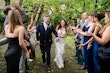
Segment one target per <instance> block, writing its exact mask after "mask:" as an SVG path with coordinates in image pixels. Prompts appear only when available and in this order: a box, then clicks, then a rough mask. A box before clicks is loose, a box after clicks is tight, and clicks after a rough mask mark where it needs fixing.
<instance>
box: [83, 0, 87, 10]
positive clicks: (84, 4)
mask: <svg viewBox="0 0 110 73" xmlns="http://www.w3.org/2000/svg"><path fill="white" fill-rule="evenodd" d="M85 6H86V3H85V1H84V2H83V12H85Z"/></svg>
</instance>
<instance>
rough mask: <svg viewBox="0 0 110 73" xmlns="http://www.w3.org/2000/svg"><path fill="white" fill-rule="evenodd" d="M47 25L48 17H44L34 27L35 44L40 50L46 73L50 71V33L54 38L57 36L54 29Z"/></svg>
mask: <svg viewBox="0 0 110 73" xmlns="http://www.w3.org/2000/svg"><path fill="white" fill-rule="evenodd" d="M49 23H50V17H49V16H44V17H43V22H42V23H40V24H39V25H38V26H37V27H36V38H37V44H38V45H39V46H40V49H41V53H42V60H43V66H45V65H47V66H48V71H51V68H50V58H51V54H50V50H51V44H52V32H53V33H54V35H55V36H56V37H58V36H57V32H56V31H55V28H54V27H53V26H52V25H49ZM45 56H46V57H47V58H46V57H45ZM46 62H47V63H46Z"/></svg>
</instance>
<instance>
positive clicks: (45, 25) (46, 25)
mask: <svg viewBox="0 0 110 73" xmlns="http://www.w3.org/2000/svg"><path fill="white" fill-rule="evenodd" d="M43 25H44V28H45V30H47V27H48V24H46V23H45V22H43Z"/></svg>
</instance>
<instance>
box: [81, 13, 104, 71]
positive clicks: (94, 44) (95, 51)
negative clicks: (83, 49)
mask: <svg viewBox="0 0 110 73" xmlns="http://www.w3.org/2000/svg"><path fill="white" fill-rule="evenodd" d="M102 18H104V15H103V14H102V13H96V14H95V15H94V22H95V24H94V26H93V28H94V34H95V35H98V33H99V31H100V30H101V28H102V25H101V23H100V20H101V19H102ZM87 44H88V46H89V45H90V44H92V47H93V48H92V49H93V61H94V73H99V62H98V47H99V43H98V42H97V41H96V40H94V39H93V38H91V39H90V40H88V41H87V42H86V43H84V44H83V46H84V45H87Z"/></svg>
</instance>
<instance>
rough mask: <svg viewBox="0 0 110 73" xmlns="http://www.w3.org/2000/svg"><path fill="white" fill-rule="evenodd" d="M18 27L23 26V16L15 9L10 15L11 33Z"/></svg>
mask: <svg viewBox="0 0 110 73" xmlns="http://www.w3.org/2000/svg"><path fill="white" fill-rule="evenodd" d="M16 25H21V26H23V23H22V19H21V15H20V13H19V11H18V10H16V9H13V10H11V11H10V13H9V26H10V33H13V32H14V29H15V27H16Z"/></svg>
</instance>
